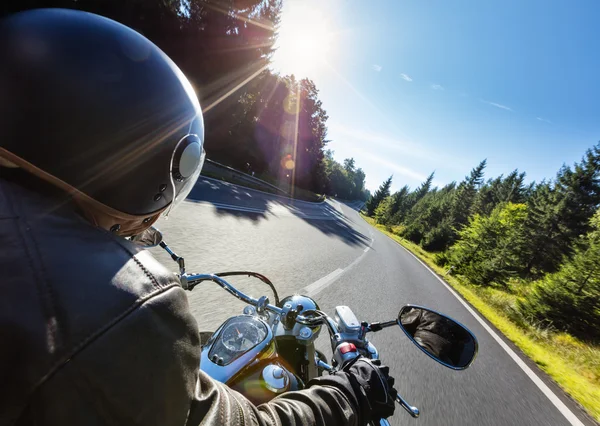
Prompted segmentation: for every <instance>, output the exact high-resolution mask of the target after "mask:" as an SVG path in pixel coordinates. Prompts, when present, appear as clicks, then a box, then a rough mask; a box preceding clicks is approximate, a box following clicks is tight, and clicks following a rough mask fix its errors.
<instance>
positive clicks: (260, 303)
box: [179, 274, 283, 315]
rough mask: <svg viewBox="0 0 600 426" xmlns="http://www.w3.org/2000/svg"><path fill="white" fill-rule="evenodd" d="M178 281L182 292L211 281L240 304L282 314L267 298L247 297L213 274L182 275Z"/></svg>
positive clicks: (281, 310)
mask: <svg viewBox="0 0 600 426" xmlns="http://www.w3.org/2000/svg"><path fill="white" fill-rule="evenodd" d="M179 280H180V281H181V286H182V287H183V289H184V290H193V288H194V287H195V286H196V285H198V284H200V283H201V282H203V281H212V282H214V283H217V284H218V285H219V286H220V287H222V288H223V289H224V290H226V291H227V292H229V293H231V294H232V295H233V296H235V297H236V298H238V299H239V300H241V301H242V302H246V303H248V304H249V305H252V306H256V308H257V309H259V310H260V309H264V310H267V311H271V312H273V313H276V314H278V315H281V314H283V309H281V308H279V307H277V306H274V305H271V304H269V299H268V298H267V297H264V296H263V297H261V298H260V299H255V298H253V297H252V296H248V295H247V294H246V293H244V292H242V291H240V290H238V289H237V288H235V287H234V286H233V285H231V284H229V283H228V282H227V281H225V280H224V279H223V278H221V277H219V276H218V275H215V274H182V275H180V276H179Z"/></svg>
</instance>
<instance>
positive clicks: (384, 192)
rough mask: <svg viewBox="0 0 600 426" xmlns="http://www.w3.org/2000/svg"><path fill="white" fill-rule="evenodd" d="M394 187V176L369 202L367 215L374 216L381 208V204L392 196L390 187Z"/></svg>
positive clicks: (388, 179) (385, 182)
mask: <svg viewBox="0 0 600 426" xmlns="http://www.w3.org/2000/svg"><path fill="white" fill-rule="evenodd" d="M391 186H392V176H390V177H389V178H387V179H386V180H385V181H384V182H383V183H382V184H381V186H380V187H379V189H378V190H377V191H375V194H373V196H372V197H371V198H369V200H368V201H367V203H366V205H365V207H366V209H367V215H368V216H373V214H374V213H375V210H376V209H377V207H378V206H379V204H380V203H381V202H382V201H383V200H384V199H385V198H386V197H389V196H390V187H391Z"/></svg>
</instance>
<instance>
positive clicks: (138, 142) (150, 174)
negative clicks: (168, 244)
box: [0, 9, 394, 425]
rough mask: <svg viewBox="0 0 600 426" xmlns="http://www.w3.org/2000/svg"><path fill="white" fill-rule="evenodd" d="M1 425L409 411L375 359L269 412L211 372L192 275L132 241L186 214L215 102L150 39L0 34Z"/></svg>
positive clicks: (40, 15) (81, 30)
mask: <svg viewBox="0 0 600 426" xmlns="http://www.w3.org/2000/svg"><path fill="white" fill-rule="evenodd" d="M0 64H1V66H0V241H1V242H2V248H0V271H1V273H2V274H1V278H0V288H1V289H2V296H1V297H0V339H1V340H0V342H1V345H2V346H1V347H2V349H0V383H1V385H0V425H9V424H10V425H13V424H17V425H30V424H39V425H45V424H60V425H69V424H85V425H100V424H115V425H116V424H143V425H171V424H172V425H184V424H188V425H196V424H199V423H203V424H249V425H258V424H260V425H280V424H283V425H304V424H327V425H341V424H355V425H357V424H365V423H367V422H368V421H370V420H372V419H377V418H380V417H388V416H390V415H391V414H392V413H393V410H394V401H393V398H391V397H390V396H389V394H388V392H389V391H390V390H391V389H392V386H393V379H391V378H390V377H389V375H388V369H387V368H386V367H381V366H380V365H377V364H374V363H371V362H370V361H368V360H366V359H361V360H359V361H358V362H356V363H354V364H353V365H352V366H351V367H349V368H347V369H346V371H344V372H340V373H337V374H334V375H330V376H326V377H323V378H320V379H317V380H314V381H313V382H311V383H309V387H308V388H307V389H305V390H303V391H299V392H290V393H287V394H284V395H282V396H280V397H278V398H276V399H274V400H273V401H272V402H270V403H267V404H263V405H261V406H258V407H256V406H254V405H252V404H251V403H250V402H249V401H248V400H247V399H245V398H244V397H243V396H241V395H240V394H238V393H236V392H234V391H232V390H230V389H229V388H227V387H226V386H225V385H223V384H221V383H218V382H215V381H213V380H212V379H211V378H210V377H208V376H206V375H205V374H204V373H202V372H201V371H199V368H198V366H199V355H200V342H199V335H198V328H197V325H196V321H195V320H194V318H193V317H192V315H191V314H190V312H189V309H188V301H187V298H186V295H185V292H184V290H183V289H182V288H181V286H180V283H179V282H178V280H177V279H176V277H175V276H174V275H173V274H171V273H169V272H168V271H167V270H166V269H165V268H164V267H163V266H162V265H160V264H159V263H157V262H156V261H155V260H154V259H153V258H152V256H151V254H150V253H149V252H147V251H145V250H142V249H141V248H139V247H138V246H136V245H134V244H133V243H132V242H130V241H128V240H127V239H126V238H124V237H128V236H132V235H135V234H139V233H140V232H142V231H143V230H144V229H147V228H148V227H149V226H150V225H151V224H152V223H153V222H155V221H156V220H157V219H158V218H159V217H160V215H161V214H165V213H168V212H169V211H170V210H171V209H172V208H173V207H174V206H175V205H176V204H177V203H178V202H180V201H181V200H183V199H184V198H185V197H186V195H187V194H188V192H189V191H190V189H191V188H192V186H193V185H194V183H195V181H196V179H197V177H198V175H199V173H200V169H201V167H202V163H203V160H204V150H203V142H204V141H203V138H204V129H203V121H202V114H201V110H200V105H199V103H198V101H197V97H196V95H195V93H194V90H193V88H192V86H191V85H190V83H189V82H188V81H187V79H186V78H185V77H184V76H183V74H182V73H181V71H180V70H179V69H178V68H177V67H176V66H175V64H174V63H173V62H172V61H170V60H169V58H168V57H167V56H166V55H165V54H164V53H162V52H161V51H160V50H159V49H158V48H157V47H156V46H155V45H153V44H152V43H151V42H149V41H148V40H147V39H145V38H144V37H143V36H141V35H140V34H138V33H136V32H134V31H133V30H131V29H129V28H127V27H125V26H123V25H120V24H118V23H116V22H114V21H111V20H109V19H105V18H102V17H99V16H97V15H93V14H89V13H84V12H76V11H69V10H61V9H43V10H35V11H29V12H23V13H19V14H15V15H12V16H10V17H8V18H6V19H5V20H3V21H1V22H0Z"/></svg>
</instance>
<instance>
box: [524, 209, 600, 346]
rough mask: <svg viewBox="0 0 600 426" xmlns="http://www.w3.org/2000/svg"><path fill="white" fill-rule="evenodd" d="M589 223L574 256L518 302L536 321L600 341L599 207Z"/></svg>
mask: <svg viewBox="0 0 600 426" xmlns="http://www.w3.org/2000/svg"><path fill="white" fill-rule="evenodd" d="M590 225H591V230H590V232H589V233H588V234H587V235H585V236H583V237H581V238H580V239H579V241H578V244H577V245H576V248H575V250H574V254H573V256H572V258H571V259H565V263H564V264H563V265H562V266H561V268H560V269H559V271H558V272H556V273H553V274H549V275H547V276H545V277H544V278H543V279H541V280H540V281H538V282H537V283H536V284H535V285H534V288H533V291H532V292H531V294H530V295H529V297H527V299H525V300H524V301H521V302H520V303H519V305H518V306H519V310H520V311H521V313H522V314H523V315H524V316H525V317H526V318H528V319H530V320H532V321H534V322H538V323H542V324H545V325H547V326H552V327H553V328H557V329H559V330H563V331H567V332H569V333H572V334H574V335H575V336H578V337H580V338H583V339H589V340H595V341H600V210H599V211H598V212H597V213H596V214H595V216H594V217H593V219H592V220H591V221H590Z"/></svg>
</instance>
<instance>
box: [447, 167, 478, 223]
mask: <svg viewBox="0 0 600 426" xmlns="http://www.w3.org/2000/svg"><path fill="white" fill-rule="evenodd" d="M486 164H487V160H483V161H482V162H481V163H479V164H478V165H477V167H475V168H474V169H473V170H471V173H470V174H469V176H467V177H466V178H465V180H464V181H462V182H461V183H460V184H459V185H458V188H457V190H456V192H455V195H454V202H453V205H452V208H451V213H450V214H451V216H452V219H451V220H452V223H453V226H454V227H456V228H457V229H458V230H460V229H461V228H462V227H463V226H464V225H465V224H466V223H467V221H468V219H469V216H470V215H471V213H472V211H471V208H472V207H473V203H474V201H475V196H476V195H477V190H478V189H479V187H480V186H481V184H482V183H483V170H484V169H485V166H486Z"/></svg>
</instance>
